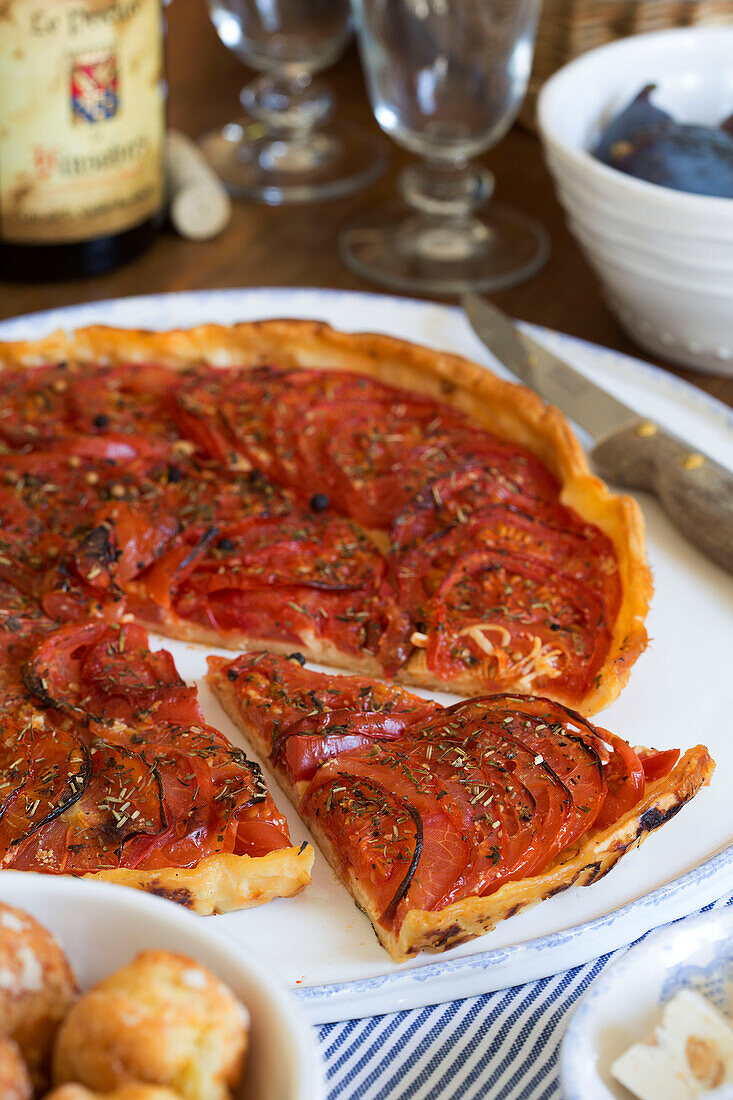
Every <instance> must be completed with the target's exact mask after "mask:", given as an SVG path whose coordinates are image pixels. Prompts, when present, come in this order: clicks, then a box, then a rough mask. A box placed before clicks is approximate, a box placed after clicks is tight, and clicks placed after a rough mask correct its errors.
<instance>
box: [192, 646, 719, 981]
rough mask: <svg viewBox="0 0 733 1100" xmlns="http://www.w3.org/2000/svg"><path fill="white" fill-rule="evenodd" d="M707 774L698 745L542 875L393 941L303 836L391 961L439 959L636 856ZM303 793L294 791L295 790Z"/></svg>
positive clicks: (352, 883)
mask: <svg viewBox="0 0 733 1100" xmlns="http://www.w3.org/2000/svg"><path fill="white" fill-rule="evenodd" d="M220 660H221V659H220V658H211V659H210V665H211V672H210V673H209V675H208V677H207V679H208V681H209V683H210V684H211V686H212V688H213V689H214V691H215V692H216V695H217V697H218V698H219V700H220V701H221V704H222V706H223V707H224V709H225V710H226V712H227V714H228V715H229V717H230V718H231V719H232V721H233V722H235V723H236V725H237V726H238V727H239V729H241V730H242V731H243V733H244V734H245V736H246V737H247V739H248V740H249V741H250V742H251V744H252V745H253V746H254V748H255V749H256V750H257V751H258V752H260V753H261V754H262V755H263V756H264V757H267V756H268V754H269V746H268V745H267V744H266V743H265V741H264V739H263V738H262V737H261V736H260V735H259V734H258V732H257V730H256V728H255V727H254V726H253V725H251V724H250V723H249V722H248V721H247V718H246V716H244V715H243V714H242V712H241V710H240V708H239V705H238V702H237V693H236V688H235V685H234V684H233V683H231V682H230V681H229V680H227V678H226V676H224V675H222V672H221V667H220V666H219V667H217V666H218V662H219V661H220ZM714 770H715V763H714V761H713V759H712V757H711V756H710V753H709V752H708V750H707V748H706V747H705V746H704V745H698V746H697V747H696V748H693V749H690V750H689V751H688V752H686V753H685V755H684V756H683V757H682V759H681V760H680V761H679V762H678V764H677V766H676V767H675V768H674V770H673V771H672V772H671V773H670V774H669V775H668V776H666V777H665V778H664V779H659V780H657V781H656V782H655V783H650V784H649V785H648V786H647V788H646V791H645V793H644V797H643V798H642V800H641V801H640V802H639V803H638V804H637V805H636V806H635V807H634V808H633V810H630V811H629V812H628V813H626V814H624V816H623V817H621V818H620V819H619V820H618V821H617V822H615V823H614V824H613V825H612V826H610V827H609V828H607V829H604V830H600V831H599V830H596V831H595V832H594V831H591V833H590V834H586V836H584V837H582V838H581V840H580V842H579V843H578V844H577V845H576V846H575V847H573V848H570V849H567V850H566V851H564V852H562V853H561V854H560V855H559V856H558V857H557V859H556V860H555V861H554V863H553V864H552V865H551V866H550V867H548V868H547V869H546V870H545V871H543V872H542V874H539V875H534V876H532V877H531V878H526V879H519V880H518V881H516V882H508V883H506V884H505V885H504V886H501V887H500V888H499V889H498V890H497V891H496V892H495V893H493V894H489V895H488V896H486V897H470V898H465V899H463V900H462V901H457V902H454V903H453V904H452V905H449V906H447V907H446V908H445V909H441V910H439V911H437V912H426V911H424V910H419V909H413V910H411V912H409V913H408V914H407V915H406V917H405V919H404V921H403V923H402V925H401V927H400V928H399V930H398V932H397V933H395V932H394V931H392V930H390V929H386V928H384V927H383V925H381V924H380V923H379V918H380V915H381V914H380V913H379V912H378V911H377V910H376V909H375V907H374V904H373V903H372V902H371V901H370V899H369V898H368V897H367V895H366V894H365V892H364V890H363V889H362V887H361V884H360V882H359V880H358V879H357V877H356V876H355V875H354V874H352V873H350V872H349V871H348V870H345V869H344V867H343V864H342V861H341V858H340V856H339V854H338V851H337V850H336V849H335V848H334V846H333V844H332V843H331V841H330V839H329V838H328V836H327V835H326V834H325V833H324V831H323V830H322V829H319V827H318V822H317V821H315V822H314V821H311V822H309V828H310V830H311V832H312V834H313V836H314V837H315V839H316V840H317V842H318V845H319V847H320V849H321V851H322V852H323V853H324V855H325V856H326V858H327V859H328V862H329V863H330V864H331V866H332V867H333V869H334V871H335V872H336V874H337V875H338V877H339V878H340V880H341V881H342V882H343V883H344V885H345V887H346V889H347V890H349V892H350V893H351V894H352V896H353V897H354V899H355V901H356V903H357V905H358V906H359V908H360V909H363V910H364V912H365V913H366V914H367V916H368V917H369V919H370V920H371V922H372V924H373V927H374V930H375V932H376V934H377V936H378V938H379V940H380V942H381V943H382V945H383V946H384V947H385V948H386V949H387V951H389V953H390V955H391V956H392V958H393V959H395V961H397V962H404V961H405V959H408V958H410V957H411V956H412V955H416V954H417V953H418V952H419V951H445V950H447V949H448V948H449V947H456V946H457V945H458V944H460V943H465V942H466V941H467V940H470V939H474V938H475V937H476V936H482V935H484V933H486V932H490V931H491V929H492V928H494V927H495V925H496V924H498V922H499V921H501V920H505V919H506V918H507V917H512V916H514V914H515V913H518V912H519V911H520V909H526V908H528V907H529V906H531V905H536V904H537V902H539V901H543V900H544V899H545V898H549V897H552V896H553V894H559V893H560V892H561V891H563V890H567V889H568V887H570V886H588V885H590V883H592V882H595V881H596V880H597V879H599V878H602V877H603V875H605V874H606V873H607V872H608V871H610V870H611V868H612V867H613V866H614V864H615V863H617V862H618V860H619V859H620V858H621V856H623V855H625V854H626V852H629V851H631V850H632V849H633V848H638V847H639V845H640V844H641V843H642V842H643V841H644V840H645V839H646V837H647V836H648V835H649V833H651V832H653V830H654V829H657V828H659V826H660V825H663V824H664V823H665V822H666V821H669V820H670V818H672V817H674V815H675V814H676V813H678V812H679V810H681V809H682V807H683V806H684V804H685V803H686V802H689V801H690V799H691V798H693V797H694V795H695V794H696V793H697V792H698V791H699V790H700V788H701V787H704V786H707V785H708V784H709V782H710V779H711V777H712V774H713V771H714ZM276 776H277V779H278V782H279V784H280V786H281V787H282V788H283V790H284V791H285V792H286V794H287V795H288V797H289V798H290V799H291V801H292V802H293V805H294V806H295V807H296V809H297V808H298V805H299V802H300V795H301V793H302V790H301V789H300V788H299V787H296V788H294V789H293V788H290V789H289V788H288V786H287V784H286V783H285V781H284V777H283V775H282V774H281V772H280V771H278V772H276ZM306 786H307V784H302V787H303V788H305V787H306Z"/></svg>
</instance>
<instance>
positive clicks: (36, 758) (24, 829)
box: [0, 712, 92, 870]
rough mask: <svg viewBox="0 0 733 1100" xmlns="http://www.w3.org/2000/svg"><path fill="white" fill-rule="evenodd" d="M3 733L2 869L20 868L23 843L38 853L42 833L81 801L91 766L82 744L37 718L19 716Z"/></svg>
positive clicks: (0, 790) (0, 787)
mask: <svg viewBox="0 0 733 1100" xmlns="http://www.w3.org/2000/svg"><path fill="white" fill-rule="evenodd" d="M2 733H3V745H2V749H1V750H0V755H1V756H2V778H1V779H0V852H2V853H3V857H2V859H3V866H6V867H9V866H15V867H21V869H22V867H23V858H24V856H23V853H24V850H25V846H26V844H27V843H29V842H31V841H32V846H33V848H34V849H35V848H37V847H40V848H41V849H43V847H44V844H43V835H44V832H45V830H46V829H47V828H48V827H52V826H53V825H54V823H55V822H56V821H57V820H58V819H59V818H60V817H61V816H62V815H63V814H64V813H68V812H70V811H71V810H72V809H73V807H74V806H75V805H76V803H77V802H78V801H79V799H80V798H81V797H82V796H83V794H84V792H85V790H86V788H87V786H88V784H89V781H90V777H91V771H92V765H91V760H90V755H89V750H88V749H87V747H86V745H85V744H84V742H83V740H81V739H80V738H78V737H77V736H75V735H74V734H73V733H69V732H67V731H65V730H63V729H60V728H57V727H55V726H54V725H53V724H52V723H49V722H47V721H46V720H45V719H44V718H43V717H42V716H41V715H38V714H30V713H28V714H23V713H22V712H21V714H20V715H19V717H18V719H17V720H16V722H15V730H14V731H9V730H8V729H7V725H6V726H5V727H4V728H3V731H2ZM43 862H44V861H43V860H42V859H41V860H40V861H39V862H38V863H37V866H36V869H37V870H41V869H45V867H44V866H43Z"/></svg>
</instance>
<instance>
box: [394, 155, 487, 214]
mask: <svg viewBox="0 0 733 1100" xmlns="http://www.w3.org/2000/svg"><path fill="white" fill-rule="evenodd" d="M399 189H400V194H401V195H402V198H403V199H404V201H405V202H406V203H407V205H408V206H410V207H412V209H413V210H415V211H417V212H418V213H420V214H422V215H424V216H425V217H427V218H431V219H438V220H443V221H454V222H455V221H465V220H467V219H469V218H470V217H471V215H472V214H473V213H474V211H476V210H478V209H479V208H480V207H482V206H483V205H484V204H485V203H486V202H488V200H489V199H490V197H491V193H492V191H493V190H494V177H493V175H492V174H491V172H489V171H488V169H486V168H482V167H480V166H479V165H476V164H470V163H467V162H466V161H459V162H457V163H456V162H445V161H439V160H423V161H421V162H419V163H417V164H411V165H410V166H409V168H405V169H404V170H403V172H402V173H401V175H400V179H399Z"/></svg>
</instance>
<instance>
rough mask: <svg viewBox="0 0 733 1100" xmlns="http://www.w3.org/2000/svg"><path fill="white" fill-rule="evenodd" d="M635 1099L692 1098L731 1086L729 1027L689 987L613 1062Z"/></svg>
mask: <svg viewBox="0 0 733 1100" xmlns="http://www.w3.org/2000/svg"><path fill="white" fill-rule="evenodd" d="M611 1073H612V1074H613V1076H614V1077H615V1078H616V1080H617V1081H619V1082H620V1084H622V1085H624V1086H625V1087H626V1088H627V1089H629V1091H630V1092H632V1093H633V1094H634V1095H635V1096H638V1097H639V1100H694V1098H695V1097H698V1096H706V1095H709V1094H710V1093H711V1092H712V1091H713V1090H714V1089H720V1088H721V1087H724V1086H726V1085H733V1029H731V1026H730V1024H729V1023H728V1021H727V1020H726V1019H725V1017H724V1016H722V1015H721V1014H720V1013H719V1012H718V1010H717V1009H716V1008H714V1007H713V1005H711V1004H710V1002H709V1001H706V1000H705V998H704V997H701V996H700V994H699V993H695V992H694V991H693V990H691V989H685V990H682V992H681V993H678V994H677V995H676V996H675V997H673V998H672V1000H671V1001H669V1003H668V1004H667V1005H666V1007H665V1009H664V1012H663V1014H662V1022H661V1024H660V1025H659V1026H658V1027H657V1028H655V1029H654V1031H653V1032H652V1034H651V1035H650V1036H649V1038H648V1039H646V1040H645V1041H643V1042H641V1043H635V1044H634V1046H632V1047H631V1048H630V1049H629V1050H627V1051H626V1053H625V1054H622V1055H621V1057H620V1058H617V1059H616V1061H615V1062H614V1063H613V1065H612V1066H611Z"/></svg>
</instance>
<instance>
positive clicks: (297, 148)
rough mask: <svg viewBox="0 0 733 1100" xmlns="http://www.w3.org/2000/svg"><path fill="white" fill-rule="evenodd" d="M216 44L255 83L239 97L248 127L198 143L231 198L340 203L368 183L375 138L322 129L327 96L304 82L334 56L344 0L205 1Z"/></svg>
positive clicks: (342, 34) (346, 15)
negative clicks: (249, 70) (225, 49)
mask: <svg viewBox="0 0 733 1100" xmlns="http://www.w3.org/2000/svg"><path fill="white" fill-rule="evenodd" d="M207 2H208V5H209V14H210V16H211V20H212V22H213V24H214V26H215V27H216V30H217V33H218V35H219V38H220V39H221V40H222V42H223V43H224V45H225V46H228V47H229V49H231V50H233V51H234V53H235V54H237V56H238V57H239V58H241V60H242V61H243V62H245V64H247V65H249V66H251V67H252V68H254V69H258V70H260V72H261V74H262V75H260V76H258V77H257V78H256V79H255V80H254V81H253V82H252V83H251V84H248V85H247V87H246V88H244V90H243V91H242V93H241V95H240V100H241V103H242V106H243V107H244V109H245V110H246V112H247V114H248V116H249V118H246V119H239V120H237V121H236V122H232V123H229V124H228V125H226V126H224V127H223V129H221V130H216V131H212V132H210V133H208V134H205V135H204V136H203V137H202V138H201V142H200V144H201V147H202V149H203V151H204V153H205V155H206V157H207V158H208V160H209V161H210V163H211V164H212V166H213V167H214V168H215V170H216V171H217V172H218V173H219V175H220V176H221V178H222V180H223V181H224V183H225V184H226V185H227V187H228V188H229V189H230V191H232V192H233V193H234V194H236V195H241V196H243V197H246V198H250V199H255V200H257V201H260V202H267V203H271V204H277V203H284V202H312V201H316V200H319V199H327V198H334V197H336V196H338V195H344V194H348V193H349V192H351V191H355V190H357V188H359V187H363V186H365V185H366V184H368V183H371V182H372V180H374V179H376V177H377V176H378V175H380V173H381V172H382V171H383V169H384V167H385V166H386V162H387V157H388V149H387V147H386V145H385V142H384V139H383V138H382V137H381V135H380V134H379V132H378V131H377V132H376V133H371V132H370V131H369V130H367V129H364V128H363V127H359V126H351V125H346V124H344V123H340V122H338V121H337V120H336V121H331V116H332V114H333V108H334V97H333V93H332V92H331V90H330V88H329V87H328V86H327V85H326V84H324V83H322V82H320V81H316V80H314V79H313V76H314V74H315V73H317V72H320V71H321V70H322V69H325V68H327V67H328V66H329V65H332V64H333V63H334V62H335V61H336V60H337V59H338V57H339V56H340V55H341V53H342V52H343V49H344V47H345V45H346V43H347V42H348V40H349V37H350V34H351V9H350V6H349V0H207Z"/></svg>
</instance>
